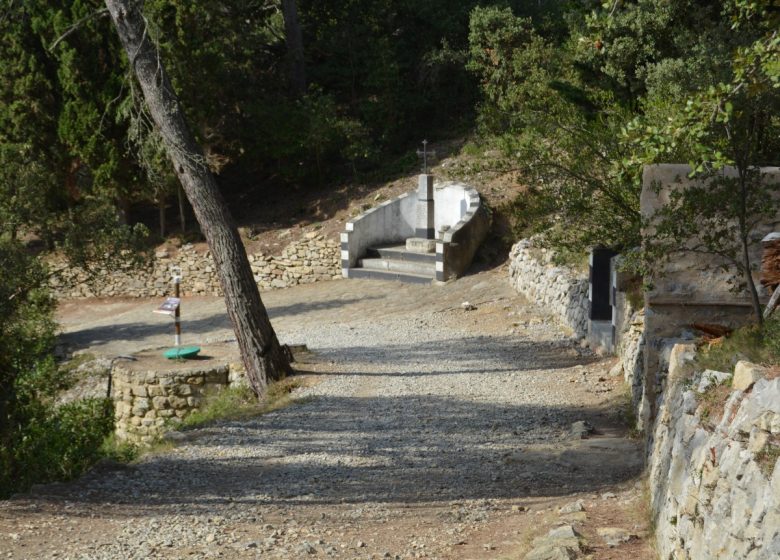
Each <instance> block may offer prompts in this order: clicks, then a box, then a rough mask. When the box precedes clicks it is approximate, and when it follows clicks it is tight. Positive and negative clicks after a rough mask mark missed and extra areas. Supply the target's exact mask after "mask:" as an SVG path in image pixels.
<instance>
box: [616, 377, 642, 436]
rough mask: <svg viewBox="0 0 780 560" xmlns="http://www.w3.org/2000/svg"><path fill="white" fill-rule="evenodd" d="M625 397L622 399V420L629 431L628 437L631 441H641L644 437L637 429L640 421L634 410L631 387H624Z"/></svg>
mask: <svg viewBox="0 0 780 560" xmlns="http://www.w3.org/2000/svg"><path fill="white" fill-rule="evenodd" d="M624 387H625V388H624V391H623V395H622V396H621V397H620V404H619V410H620V418H621V420H622V421H623V423H624V424H625V425H626V428H627V429H628V434H627V436H628V437H629V438H630V439H639V438H641V437H642V432H641V431H640V430H639V429H638V428H637V425H638V419H637V417H636V410H635V409H634V399H633V395H632V393H631V387H630V386H628V385H625V386H624Z"/></svg>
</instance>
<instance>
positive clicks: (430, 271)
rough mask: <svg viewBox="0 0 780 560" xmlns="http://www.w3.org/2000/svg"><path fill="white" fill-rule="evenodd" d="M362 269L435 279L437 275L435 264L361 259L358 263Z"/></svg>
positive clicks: (386, 259) (385, 259) (387, 259)
mask: <svg viewBox="0 0 780 560" xmlns="http://www.w3.org/2000/svg"><path fill="white" fill-rule="evenodd" d="M358 266H359V267H360V268H365V269H369V270H386V271H390V272H403V273H409V274H419V275H420V276H428V277H429V278H433V277H434V276H435V275H436V263H435V262H418V261H404V260H396V259H389V258H384V259H360V260H359V261H358Z"/></svg>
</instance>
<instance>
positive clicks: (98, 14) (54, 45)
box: [48, 8, 108, 52]
mask: <svg viewBox="0 0 780 560" xmlns="http://www.w3.org/2000/svg"><path fill="white" fill-rule="evenodd" d="M107 15H108V8H101V9H99V10H97V11H95V12H92V13H91V14H87V15H85V16H84V17H83V18H81V19H80V20H78V21H77V22H76V23H74V24H73V25H71V26H70V27H68V28H67V29H66V30H65V33H63V34H62V35H60V36H59V37H57V38H56V39H55V40H54V42H53V43H52V44H51V45H49V49H48V50H49V52H52V51H53V50H54V49H56V48H57V45H59V44H60V43H61V42H62V41H63V40H64V39H66V38H68V37H69V36H70V35H72V34H73V33H75V32H76V31H78V30H79V29H80V28H81V26H82V25H84V24H85V23H86V22H88V21H89V20H91V19H92V18H101V17H105V16H107Z"/></svg>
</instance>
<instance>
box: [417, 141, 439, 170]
mask: <svg viewBox="0 0 780 560" xmlns="http://www.w3.org/2000/svg"><path fill="white" fill-rule="evenodd" d="M422 145H423V149H422V150H417V157H421V158H423V174H426V175H427V174H428V156H429V155H430V156H431V157H436V150H431V151H428V141H427V140H423V141H422Z"/></svg>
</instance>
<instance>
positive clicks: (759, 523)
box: [649, 344, 780, 560]
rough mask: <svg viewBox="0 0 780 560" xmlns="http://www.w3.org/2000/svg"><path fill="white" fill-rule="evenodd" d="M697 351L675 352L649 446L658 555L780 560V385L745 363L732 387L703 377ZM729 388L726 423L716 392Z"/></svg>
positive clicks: (724, 378) (713, 376)
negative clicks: (696, 366)
mask: <svg viewBox="0 0 780 560" xmlns="http://www.w3.org/2000/svg"><path fill="white" fill-rule="evenodd" d="M695 352H696V349H695V346H694V345H693V344H677V345H675V346H674V347H673V349H672V350H671V353H670V359H669V373H668V377H667V380H668V382H667V387H666V390H665V392H664V394H663V400H662V402H661V405H660V407H659V411H658V418H657V420H656V424H655V430H654V433H653V438H652V444H651V447H650V457H649V471H650V476H649V489H650V500H651V511H652V516H653V521H654V525H655V527H656V531H655V536H656V545H657V549H658V552H659V557H660V558H664V559H667V558H668V559H675V560H689V559H690V560H702V559H706V558H723V559H726V558H729V559H732V558H743V559H751V560H769V559H775V558H780V457H779V455H780V454H779V453H778V451H780V447H778V446H779V445H780V379H771V380H770V379H762V378H760V377H761V376H760V375H756V374H755V372H756V368H755V367H753V366H752V365H750V364H745V363H744V362H742V363H741V364H737V370H736V375H735V376H734V377H733V380H732V376H731V374H730V373H721V372H713V371H705V372H696V371H694V369H693V367H694V365H693V362H692V359H693V357H694V355H695ZM740 368H742V369H743V370H744V372H747V375H749V376H750V378H748V379H747V380H746V379H745V375H743V374H741V373H740ZM759 369H760V368H759ZM756 378H758V380H757V381H755V384H753V381H754V380H755V379H756ZM730 382H733V385H734V386H733V389H736V390H733V391H728V390H727V394H728V398H727V400H726V401H725V404H724V405H723V412H722V415H721V413H720V410H719V409H718V406H717V402H713V397H712V395H713V394H714V393H713V391H715V388H716V387H717V386H718V384H719V383H720V384H728V383H730Z"/></svg>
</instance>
